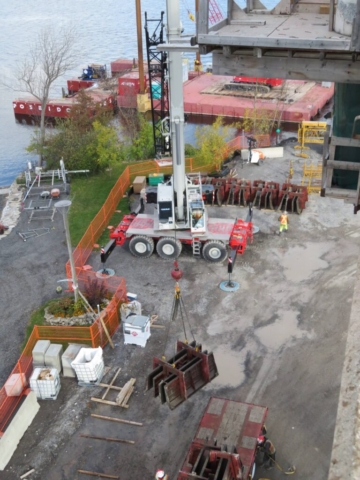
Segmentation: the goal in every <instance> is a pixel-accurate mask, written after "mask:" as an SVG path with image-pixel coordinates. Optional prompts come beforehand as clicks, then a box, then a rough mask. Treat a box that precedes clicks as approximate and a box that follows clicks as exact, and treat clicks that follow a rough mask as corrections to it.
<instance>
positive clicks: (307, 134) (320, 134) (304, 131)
mask: <svg viewBox="0 0 360 480" xmlns="http://www.w3.org/2000/svg"><path fill="white" fill-rule="evenodd" d="M326 128H327V123H326V122H305V121H304V122H301V125H299V129H298V143H299V145H296V146H295V147H294V148H295V149H296V150H301V152H300V153H299V154H298V155H297V156H298V157H302V158H308V157H309V155H307V154H306V153H304V152H303V150H308V149H309V147H306V146H305V144H306V143H318V144H319V143H320V144H322V143H324V138H325V133H326Z"/></svg>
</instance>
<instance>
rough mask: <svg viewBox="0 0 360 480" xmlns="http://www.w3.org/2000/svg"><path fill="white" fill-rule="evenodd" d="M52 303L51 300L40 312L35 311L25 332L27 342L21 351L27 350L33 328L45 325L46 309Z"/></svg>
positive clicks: (25, 341)
mask: <svg viewBox="0 0 360 480" xmlns="http://www.w3.org/2000/svg"><path fill="white" fill-rule="evenodd" d="M50 302H52V300H49V301H48V302H46V303H45V304H44V305H43V306H42V307H40V308H39V310H35V311H34V312H33V313H32V314H31V316H30V319H29V323H28V324H27V327H26V331H25V340H24V343H23V344H22V346H21V350H23V349H24V348H25V345H26V343H27V341H28V340H29V337H30V335H31V333H32V331H33V328H34V326H35V325H44V315H45V308H46V307H47V306H48V305H49V303H50Z"/></svg>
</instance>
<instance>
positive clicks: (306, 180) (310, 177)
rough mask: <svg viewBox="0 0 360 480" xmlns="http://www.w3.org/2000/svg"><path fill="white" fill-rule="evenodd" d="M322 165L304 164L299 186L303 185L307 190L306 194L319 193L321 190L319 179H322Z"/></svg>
mask: <svg viewBox="0 0 360 480" xmlns="http://www.w3.org/2000/svg"><path fill="white" fill-rule="evenodd" d="M322 169H323V166H322V163H318V164H316V165H314V164H313V163H312V162H311V163H310V164H307V163H306V162H305V163H304V166H303V176H302V179H301V185H304V186H306V187H307V189H308V193H319V192H320V190H321V178H322Z"/></svg>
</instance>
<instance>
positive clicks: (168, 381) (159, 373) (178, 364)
mask: <svg viewBox="0 0 360 480" xmlns="http://www.w3.org/2000/svg"><path fill="white" fill-rule="evenodd" d="M176 351H177V353H176V354H175V355H174V357H172V358H170V359H169V360H167V361H166V360H164V359H160V358H156V357H154V359H153V371H152V372H151V373H150V374H149V375H148V377H147V390H150V389H151V388H154V396H155V397H158V396H160V399H161V403H167V404H168V405H169V407H170V409H171V410H173V409H174V408H176V407H177V406H178V405H180V403H182V402H184V401H185V400H187V399H188V398H189V397H190V396H191V395H193V394H194V393H195V392H196V391H197V390H200V388H202V387H204V386H205V385H206V384H207V383H209V382H211V380H213V379H214V378H215V377H217V375H218V370H217V366H216V363H215V359H214V355H213V354H212V353H208V352H207V351H206V350H205V351H202V347H201V345H200V344H196V342H191V343H190V344H187V343H184V342H181V341H178V342H177V348H176Z"/></svg>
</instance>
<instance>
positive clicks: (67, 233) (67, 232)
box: [55, 205, 79, 302]
mask: <svg viewBox="0 0 360 480" xmlns="http://www.w3.org/2000/svg"><path fill="white" fill-rule="evenodd" d="M55 206H56V205H55ZM63 219H64V227H65V236H66V245H67V248H68V252H69V260H70V267H71V277H72V282H73V289H74V297H75V302H77V301H78V300H79V286H78V283H77V277H76V268H75V262H74V256H73V252H72V248H71V240H70V230H69V220H68V215H67V212H64V214H63Z"/></svg>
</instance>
